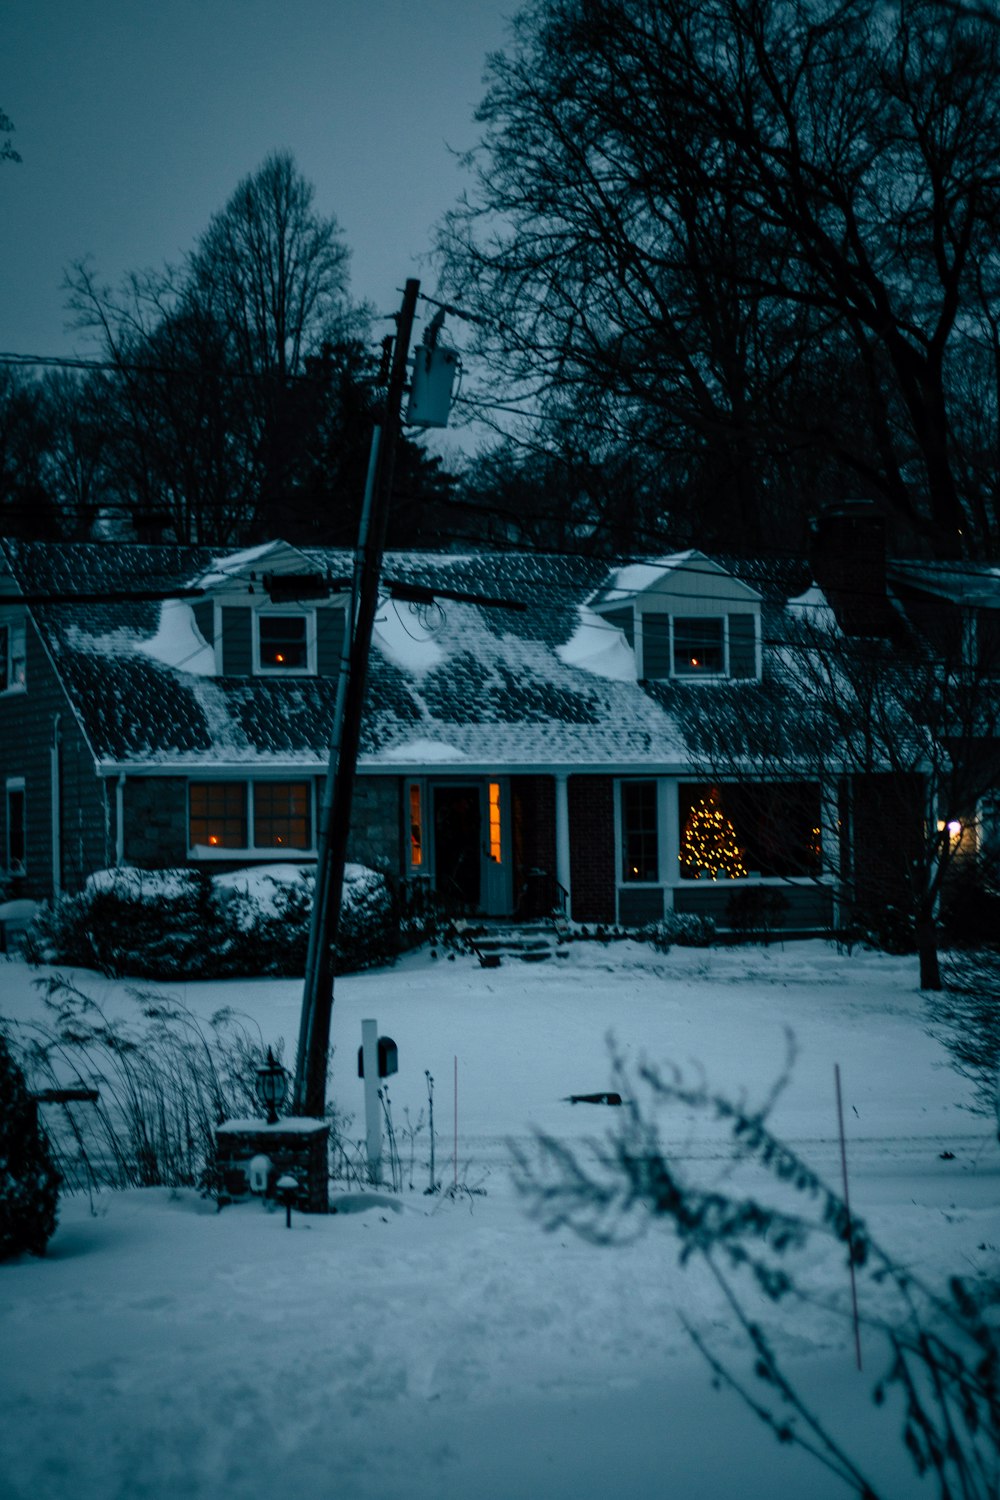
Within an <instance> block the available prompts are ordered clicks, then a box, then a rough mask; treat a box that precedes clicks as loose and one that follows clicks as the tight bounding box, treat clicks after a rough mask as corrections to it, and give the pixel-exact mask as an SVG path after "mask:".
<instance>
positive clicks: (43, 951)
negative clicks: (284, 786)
mask: <svg viewBox="0 0 1000 1500" xmlns="http://www.w3.org/2000/svg"><path fill="white" fill-rule="evenodd" d="M313 883H314V877H313V872H312V869H311V867H309V866H303V865H287V864H286V865H266V866H259V867H254V868H251V869H246V870H236V871H231V872H227V873H225V874H219V875H214V876H213V875H209V874H208V873H207V872H205V871H204V870H197V869H190V868H183V869H171V870H139V869H134V868H131V867H123V868H119V869H112V870H100V871H98V872H97V873H96V874H94V875H91V876H90V878H89V879H88V881H87V884H86V886H85V887H84V889H83V890H82V891H81V892H80V893H79V894H78V895H76V896H66V897H63V898H62V899H61V900H60V901H58V902H57V903H56V904H55V905H54V906H53V907H49V908H45V909H43V911H42V912H41V913H40V915H39V917H38V918H37V919H36V922H35V927H34V932H33V934H32V937H31V939H30V942H29V945H28V956H29V957H30V958H32V959H34V960H35V961H44V962H49V963H63V964H75V965H79V966H81V967H84V968H90V969H98V970H100V972H101V973H104V974H109V975H111V976H114V977H118V976H121V975H124V974H128V975H132V976H135V977H137V978H142V979H175V978H185V979H235V978H242V977H245V976H247V975H274V976H275V977H279V978H280V977H297V976H298V975H301V974H302V973H303V971H304V967H305V958H306V951H307V948H308V944H309V923H310V919H311V915H312V894H313ZM396 949H397V942H396V924H395V923H394V921H393V907H392V898H391V895H390V892H389V889H388V887H387V885H386V882H385V879H384V877H383V876H382V875H380V874H378V873H376V872H375V871H374V870H368V869H365V868H364V867H363V866H361V865H348V866H347V870H346V872H345V879H344V902H343V908H342V915H341V924H340V936H339V942H338V969H339V970H340V971H341V972H348V971H351V970H355V969H364V968H369V967H371V966H373V965H375V964H380V963H386V962H388V961H390V960H391V959H392V958H393V957H394V956H395V953H396Z"/></svg>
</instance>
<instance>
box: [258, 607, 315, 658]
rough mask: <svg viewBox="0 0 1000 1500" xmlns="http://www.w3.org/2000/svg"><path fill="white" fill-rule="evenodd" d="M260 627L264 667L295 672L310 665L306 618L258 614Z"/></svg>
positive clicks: (261, 653) (302, 616)
mask: <svg viewBox="0 0 1000 1500" xmlns="http://www.w3.org/2000/svg"><path fill="white" fill-rule="evenodd" d="M257 626H258V629H259V631H260V664H261V666H262V667H269V668H271V669H273V670H274V671H279V672H295V671H301V670H302V668H303V667H307V666H308V665H309V654H308V652H307V650H306V617H305V615H258V616H257Z"/></svg>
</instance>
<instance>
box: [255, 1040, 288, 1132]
mask: <svg viewBox="0 0 1000 1500" xmlns="http://www.w3.org/2000/svg"><path fill="white" fill-rule="evenodd" d="M287 1091H288V1080H287V1075H286V1073H285V1070H284V1068H283V1067H282V1066H281V1064H280V1063H278V1062H275V1060H274V1053H273V1052H272V1051H271V1049H270V1047H268V1049H267V1062H266V1063H265V1064H264V1066H263V1067H262V1068H258V1069H257V1098H258V1099H259V1100H260V1102H261V1104H262V1105H263V1106H264V1108H265V1109H266V1110H267V1123H268V1124H269V1125H277V1123H278V1110H279V1109H280V1108H281V1106H282V1105H283V1104H284V1102H285V1094H286V1093H287Z"/></svg>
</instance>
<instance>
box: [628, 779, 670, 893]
mask: <svg viewBox="0 0 1000 1500" xmlns="http://www.w3.org/2000/svg"><path fill="white" fill-rule="evenodd" d="M621 811H622V880H623V881H646V882H650V881H655V880H659V878H660V850H659V839H658V834H657V819H656V782H655V781H623V782H622V789H621Z"/></svg>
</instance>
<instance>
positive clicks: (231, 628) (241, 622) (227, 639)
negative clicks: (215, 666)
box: [222, 605, 253, 677]
mask: <svg viewBox="0 0 1000 1500" xmlns="http://www.w3.org/2000/svg"><path fill="white" fill-rule="evenodd" d="M252 613H253V612H252V610H249V609H244V608H242V607H241V606H239V605H231V606H230V605H223V607H222V673H223V676H224V677H249V676H251V675H252V673H253V638H252V635H251V616H252Z"/></svg>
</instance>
